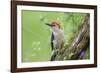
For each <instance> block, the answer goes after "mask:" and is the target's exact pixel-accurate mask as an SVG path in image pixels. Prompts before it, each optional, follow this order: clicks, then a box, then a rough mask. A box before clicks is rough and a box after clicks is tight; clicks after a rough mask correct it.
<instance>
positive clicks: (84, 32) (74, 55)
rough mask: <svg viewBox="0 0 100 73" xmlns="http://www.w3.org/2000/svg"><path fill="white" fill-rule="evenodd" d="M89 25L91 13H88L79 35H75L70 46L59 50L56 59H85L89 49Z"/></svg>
mask: <svg viewBox="0 0 100 73" xmlns="http://www.w3.org/2000/svg"><path fill="white" fill-rule="evenodd" d="M89 27H90V26H89V15H88V14H87V16H86V17H85V18H84V21H83V23H82V25H81V28H80V30H79V33H78V34H77V36H76V37H74V39H73V41H72V43H71V44H70V45H69V47H64V48H63V49H62V50H59V52H58V54H57V55H56V57H55V60H77V59H83V58H84V56H85V54H86V50H87V49H89V41H90V35H89V32H90V31H89Z"/></svg>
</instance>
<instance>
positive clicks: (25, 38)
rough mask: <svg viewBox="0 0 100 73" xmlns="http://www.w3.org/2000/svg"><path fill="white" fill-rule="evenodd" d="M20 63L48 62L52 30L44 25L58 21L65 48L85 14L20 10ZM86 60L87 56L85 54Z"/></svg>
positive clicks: (79, 26)
mask: <svg viewBox="0 0 100 73" xmlns="http://www.w3.org/2000/svg"><path fill="white" fill-rule="evenodd" d="M21 14H22V62H34V61H36V62H38V61H49V60H50V58H51V52H52V50H51V46H50V37H51V32H52V30H51V29H50V27H48V26H46V25H45V23H51V22H52V21H55V20H57V21H59V22H60V25H61V29H62V30H64V34H65V39H66V43H65V45H66V47H67V46H68V45H69V44H71V42H72V41H73V39H74V37H75V36H76V34H77V33H78V32H79V29H80V28H81V25H82V22H83V19H84V17H85V16H86V13H75V12H74V13H72V12H42V11H29V10H28V11H27V10H22V13H21ZM87 58H89V54H88V53H87Z"/></svg>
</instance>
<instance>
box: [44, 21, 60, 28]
mask: <svg viewBox="0 0 100 73" xmlns="http://www.w3.org/2000/svg"><path fill="white" fill-rule="evenodd" d="M45 24H46V25H48V26H50V27H51V28H54V29H55V28H57V29H60V23H59V22H58V21H53V22H51V23H50V24H49V23H45Z"/></svg>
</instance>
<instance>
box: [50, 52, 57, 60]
mask: <svg viewBox="0 0 100 73" xmlns="http://www.w3.org/2000/svg"><path fill="white" fill-rule="evenodd" d="M57 54H58V51H54V52H53V53H52V56H51V61H54V60H55V58H56V56H57Z"/></svg>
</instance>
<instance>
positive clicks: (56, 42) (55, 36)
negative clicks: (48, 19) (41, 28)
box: [46, 21, 65, 61]
mask: <svg viewBox="0 0 100 73" xmlns="http://www.w3.org/2000/svg"><path fill="white" fill-rule="evenodd" d="M46 25H48V26H50V27H51V28H52V31H53V32H52V35H51V47H52V57H51V61H54V59H55V57H56V55H57V53H58V50H59V49H62V48H63V46H64V42H65V38H64V32H63V30H61V28H60V23H59V22H58V21H53V22H52V23H51V24H48V23H46Z"/></svg>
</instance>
